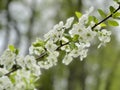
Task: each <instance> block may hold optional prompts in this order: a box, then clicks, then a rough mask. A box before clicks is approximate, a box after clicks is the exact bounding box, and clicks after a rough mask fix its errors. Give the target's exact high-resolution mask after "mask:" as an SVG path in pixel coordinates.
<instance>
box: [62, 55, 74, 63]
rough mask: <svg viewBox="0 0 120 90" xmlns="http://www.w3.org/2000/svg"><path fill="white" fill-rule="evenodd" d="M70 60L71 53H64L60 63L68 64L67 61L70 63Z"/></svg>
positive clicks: (71, 58)
mask: <svg viewBox="0 0 120 90" xmlns="http://www.w3.org/2000/svg"><path fill="white" fill-rule="evenodd" d="M72 60H73V57H72V56H71V54H66V55H65V56H64V58H63V60H62V63H63V64H65V65H68V64H69V63H71V61H72Z"/></svg>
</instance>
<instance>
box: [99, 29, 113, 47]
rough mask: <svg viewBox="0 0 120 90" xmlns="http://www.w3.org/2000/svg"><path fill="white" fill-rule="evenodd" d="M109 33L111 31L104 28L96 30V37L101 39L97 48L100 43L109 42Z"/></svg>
mask: <svg viewBox="0 0 120 90" xmlns="http://www.w3.org/2000/svg"><path fill="white" fill-rule="evenodd" d="M110 35H111V31H107V30H106V29H103V30H101V31H99V32H98V39H99V40H100V41H101V43H100V44H99V45H98V48H100V46H101V45H105V44H106V43H108V42H110V39H111V38H110Z"/></svg>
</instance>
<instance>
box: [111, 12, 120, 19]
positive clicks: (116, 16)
mask: <svg viewBox="0 0 120 90" xmlns="http://www.w3.org/2000/svg"><path fill="white" fill-rule="evenodd" d="M112 17H113V18H119V17H120V12H116V13H115V14H114V15H113V16H112Z"/></svg>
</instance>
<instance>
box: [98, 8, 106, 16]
mask: <svg viewBox="0 0 120 90" xmlns="http://www.w3.org/2000/svg"><path fill="white" fill-rule="evenodd" d="M98 12H99V14H100V15H101V17H103V18H105V17H106V14H105V13H104V11H103V10H101V9H98Z"/></svg>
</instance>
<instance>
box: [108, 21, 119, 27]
mask: <svg viewBox="0 0 120 90" xmlns="http://www.w3.org/2000/svg"><path fill="white" fill-rule="evenodd" d="M108 25H110V26H119V23H118V22H117V21H115V20H108Z"/></svg>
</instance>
